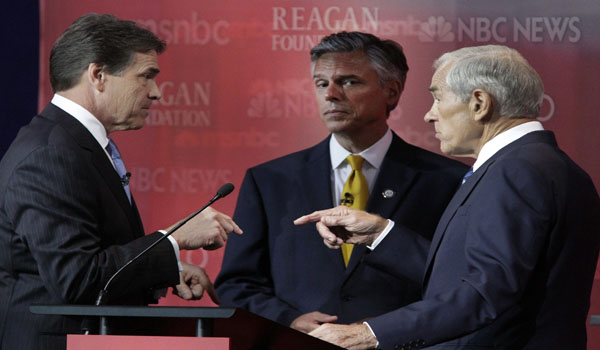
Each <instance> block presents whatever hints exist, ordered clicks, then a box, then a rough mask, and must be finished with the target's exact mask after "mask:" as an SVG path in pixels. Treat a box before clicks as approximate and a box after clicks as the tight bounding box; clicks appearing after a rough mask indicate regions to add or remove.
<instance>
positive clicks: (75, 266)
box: [0, 104, 179, 349]
mask: <svg viewBox="0 0 600 350" xmlns="http://www.w3.org/2000/svg"><path fill="white" fill-rule="evenodd" d="M0 193H1V194H2V195H1V200H0V298H1V299H2V302H1V303H0V348H2V349H64V348H65V344H66V342H65V341H66V337H65V336H64V335H65V334H66V333H68V332H75V333H77V332H80V328H81V320H79V319H75V318H66V317H53V316H40V315H34V314H32V313H30V312H29V306H30V305H31V304H34V303H36V304H94V301H95V298H96V295H97V294H98V292H99V291H100V290H101V289H102V288H103V287H104V284H105V283H106V282H107V280H108V279H109V278H110V276H111V275H112V274H113V273H115V272H116V270H117V269H118V268H119V267H121V266H122V265H123V264H124V263H125V262H127V261H128V260H130V259H131V258H132V257H134V256H135V255H137V254H138V253H139V252H140V251H142V250H143V249H144V248H146V247H147V246H148V245H150V243H151V242H153V241H154V240H156V239H157V238H158V237H159V235H161V233H154V234H151V235H148V236H144V231H143V227H142V223H141V220H140V217H139V215H138V212H137V209H136V207H135V203H134V205H133V206H132V205H131V204H130V203H129V201H128V199H127V195H126V194H125V191H124V190H123V187H122V185H121V183H120V179H119V176H118V175H117V173H116V171H115V170H114V168H113V166H112V164H111V162H110V160H109V159H108V156H107V155H106V153H105V152H104V150H103V149H102V148H101V146H100V145H99V144H98V142H97V141H96V140H95V139H94V137H93V136H92V135H91V134H90V133H89V132H88V131H87V129H85V127H84V126H83V125H81V123H79V122H78V121H77V120H76V119H75V118H73V117H72V116H70V115H69V114H67V113H65V112H64V111H63V110H61V109H59V108H58V107H56V106H54V105H52V104H49V105H48V106H47V107H46V108H45V109H44V111H43V112H42V113H41V115H39V116H36V117H34V118H33V120H32V121H31V123H30V124H29V125H28V126H26V127H24V128H23V129H21V131H20V132H19V134H18V135H17V137H16V139H15V141H14V142H13V143H12V145H11V147H10V148H9V150H8V151H7V153H6V154H5V156H4V157H3V158H2V161H1V162H0ZM155 248H156V249H153V250H152V251H150V252H149V254H148V255H146V256H145V257H143V258H142V259H140V260H139V261H138V262H137V263H135V264H133V265H131V266H129V268H128V269H126V270H124V271H123V274H122V275H121V276H120V278H117V279H115V280H114V284H112V286H111V288H110V291H109V295H108V302H109V303H110V304H143V303H145V302H147V298H146V295H147V292H148V290H149V289H150V288H161V287H165V286H168V285H174V284H177V283H179V273H178V268H177V260H176V257H175V254H174V252H173V247H172V245H171V244H170V243H169V242H167V241H166V240H165V242H164V244H159V245H157V246H156V247H155Z"/></svg>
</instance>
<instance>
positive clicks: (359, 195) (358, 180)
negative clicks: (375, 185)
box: [340, 155, 369, 267]
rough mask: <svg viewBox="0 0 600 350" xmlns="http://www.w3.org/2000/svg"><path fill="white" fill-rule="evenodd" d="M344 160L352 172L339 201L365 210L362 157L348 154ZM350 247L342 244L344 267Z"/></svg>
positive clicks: (367, 192) (364, 180)
mask: <svg viewBox="0 0 600 350" xmlns="http://www.w3.org/2000/svg"><path fill="white" fill-rule="evenodd" d="M346 161H347V162H348V163H349V164H350V167H352V172H351V173H350V176H348V180H346V183H345V184H344V190H343V191H342V196H341V200H340V202H341V204H342V205H345V206H348V207H350V208H354V209H360V210H365V209H366V208H367V200H368V199H369V187H368V185H367V179H366V178H365V175H363V173H362V171H361V169H362V165H363V161H364V158H363V157H361V156H355V155H350V156H348V157H347V158H346ZM352 248H354V245H353V244H348V243H344V244H342V256H343V258H344V265H345V266H346V267H348V262H349V261H350V255H352Z"/></svg>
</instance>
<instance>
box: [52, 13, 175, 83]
mask: <svg viewBox="0 0 600 350" xmlns="http://www.w3.org/2000/svg"><path fill="white" fill-rule="evenodd" d="M165 48H166V44H165V42H164V41H162V40H160V39H158V38H157V37H156V36H155V35H154V34H153V33H152V32H151V31H149V30H147V29H144V28H141V27H139V26H137V25H136V24H135V22H132V21H124V20H119V19H118V18H117V17H115V16H113V15H110V14H104V15H98V14H94V13H91V14H87V15H83V16H81V17H79V18H78V19H77V20H75V22H73V24H71V25H70V26H69V28H67V29H66V30H65V32H64V33H63V34H62V35H61V36H60V37H59V38H58V40H56V42H55V43H54V46H53V47H52V51H51V52H50V83H51V85H52V89H53V90H54V91H55V92H56V91H64V90H67V89H70V88H71V87H73V86H75V85H76V84H77V82H78V81H79V78H80V77H81V73H83V71H84V70H85V69H86V68H87V67H88V66H89V65H90V63H98V64H101V65H103V66H104V70H106V72H108V73H109V74H114V75H119V74H121V73H122V72H123V71H124V70H125V69H126V68H127V67H129V65H130V64H131V63H132V62H133V59H134V57H135V54H136V53H148V52H151V51H156V53H157V54H160V53H162V52H163V51H164V50H165Z"/></svg>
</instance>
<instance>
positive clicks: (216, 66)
mask: <svg viewBox="0 0 600 350" xmlns="http://www.w3.org/2000/svg"><path fill="white" fill-rule="evenodd" d="M40 12H41V14H40V20H41V26H40V28H41V29H40V30H41V33H40V38H41V39H40V41H41V42H40V48H41V50H40V94H39V96H40V104H39V105H40V108H43V106H45V105H46V104H47V103H48V101H49V100H50V99H51V97H52V93H51V89H50V84H49V80H48V57H49V51H50V48H51V46H52V43H53V42H54V41H55V40H56V38H57V37H58V36H59V35H60V33H61V32H62V31H63V30H64V29H65V28H66V27H67V26H68V25H69V24H70V23H72V22H73V20H75V19H76V18H77V17H79V16H80V15H82V14H85V13H88V12H96V13H113V14H116V15H117V16H118V17H120V18H123V19H131V20H135V21H137V22H138V23H140V24H141V25H143V26H145V27H147V28H149V29H151V30H152V31H154V32H155V33H157V34H158V35H159V36H160V37H161V38H163V39H165V40H166V41H167V43H168V49H167V51H166V52H165V53H164V54H163V55H162V56H161V57H160V58H159V65H160V68H161V74H160V76H159V78H158V80H159V85H160V87H161V90H162V93H163V98H162V100H161V101H159V102H157V103H155V105H154V108H153V110H152V111H151V113H150V116H149V117H148V119H147V121H146V126H145V127H144V128H143V129H142V130H140V131H137V132H127V133H117V134H116V135H115V139H116V140H117V142H118V144H119V147H120V149H121V152H122V153H123V157H124V159H125V162H126V164H127V167H128V170H130V171H131V173H132V174H133V176H132V179H131V180H132V182H131V185H132V189H133V192H134V194H135V197H136V201H137V203H138V204H139V207H140V212H141V214H142V218H143V219H144V222H145V226H146V230H147V231H153V230H156V229H159V228H164V227H167V226H168V225H170V224H171V223H172V222H174V221H175V220H177V219H179V218H181V217H183V216H184V215H187V214H188V213H191V212H193V211H195V210H196V209H197V208H198V207H200V206H201V205H202V204H203V203H204V202H205V201H207V200H208V199H210V198H212V196H213V195H214V193H215V191H216V190H217V189H218V188H219V186H220V185H221V184H223V183H225V182H232V183H233V184H234V185H236V187H238V186H239V185H240V184H241V180H242V178H243V175H244V172H245V170H246V169H247V168H248V167H250V166H253V165H256V164H258V163H260V162H263V161H266V160H269V159H272V158H274V157H278V156H281V155H284V154H287V153H289V152H292V151H296V150H299V149H302V148H305V147H308V146H311V145H313V144H315V143H316V142H317V141H319V140H321V139H322V138H323V137H325V136H326V134H327V133H326V130H325V128H324V127H323V126H322V124H321V122H320V120H319V117H318V114H317V111H316V103H315V101H314V95H313V88H312V83H311V79H310V70H309V67H310V64H309V54H308V52H309V50H310V48H311V47H312V46H313V45H315V44H316V43H318V41H319V40H320V38H321V37H323V36H325V35H327V34H329V33H332V32H337V31H340V30H359V31H366V32H371V33H374V34H376V35H378V36H380V37H383V38H389V39H393V40H395V41H397V42H399V43H401V44H402V45H403V47H404V49H405V52H406V56H407V59H408V63H409V66H410V71H409V74H408V80H407V86H406V89H405V90H404V93H403V95H402V98H401V101H400V105H399V107H398V108H397V109H396V110H395V111H394V112H393V114H392V116H391V117H390V126H391V127H392V129H393V130H395V131H396V132H397V133H398V134H399V135H400V136H401V137H403V138H404V139H405V140H407V141H409V142H411V143H413V144H416V145H418V146H421V147H424V148H427V149H429V150H433V151H436V152H439V143H438V141H437V140H436V139H435V138H434V133H433V131H432V127H431V126H430V125H427V124H426V123H424V122H423V116H424V114H425V112H426V111H427V110H428V109H429V106H430V104H431V97H430V94H429V93H428V92H427V87H428V86H429V82H430V78H431V74H432V69H431V64H432V62H433V60H434V59H435V58H437V57H438V56H439V55H440V54H441V53H443V52H445V51H450V50H453V49H457V48H459V47H463V46H471V45H483V44H488V43H489V44H493V43H500V44H504V45H508V46H511V47H513V48H516V49H517V50H519V51H520V52H521V53H522V54H523V55H524V56H525V57H526V58H527V59H528V60H529V61H530V62H531V64H532V65H533V66H534V67H535V68H536V70H537V71H538V72H539V73H540V75H541V76H542V78H543V80H544V83H545V87H546V89H545V91H546V93H545V97H544V104H543V108H542V115H541V117H540V118H539V119H540V120H541V121H542V122H543V123H544V126H545V127H546V128H547V129H552V130H554V131H555V133H556V135H557V138H558V141H559V144H560V146H561V147H562V148H563V150H565V151H566V152H567V153H568V154H569V155H570V156H571V157H572V158H573V159H574V160H575V161H576V162H577V163H578V164H580V165H581V166H582V167H583V168H584V169H586V170H587V171H588V173H589V174H590V175H591V176H592V178H593V179H594V182H595V184H596V187H598V185H599V184H600V162H598V156H597V155H596V153H597V151H598V150H599V149H600V137H599V136H600V125H599V124H598V122H597V121H598V117H597V113H598V111H599V110H600V99H599V98H597V97H596V96H595V93H594V92H593V91H594V89H595V88H597V83H598V82H599V81H600V70H599V69H598V63H597V62H599V58H600V2H598V1H597V0H572V1H569V4H568V6H565V2H564V1H559V0H551V1H547V0H538V1H522V0H510V1H501V2H498V1H491V0H488V1H460V0H453V1H444V2H441V1H434V0H426V1H418V2H417V1H401V0H395V1H384V0H368V1H367V0H363V1H358V0H344V1H341V0H319V1H316V0H311V1H307V0H305V1H301V0H288V1H280V0H279V1H278V0H256V1H252V2H242V1H235V0H220V1H218V2H215V1H208V0H178V1H168V0H155V1H144V0H129V1H126V2H124V1H120V0H104V1H102V2H97V1H69V0H52V1H50V0H40ZM590 89H591V90H590ZM465 161H467V160H465ZM236 197H237V193H236V192H234V193H233V194H232V195H231V196H230V197H228V198H226V199H224V200H222V202H220V203H217V204H216V205H215V207H216V208H217V209H219V210H222V211H224V212H226V213H228V214H231V215H232V214H233V209H234V207H235V200H236ZM222 255H223V250H218V251H212V252H206V251H197V252H193V253H187V252H184V253H183V254H182V258H183V259H184V260H187V261H190V262H193V263H196V264H198V265H201V266H203V267H205V268H206V270H207V272H208V274H209V275H210V277H211V278H212V279H214V278H215V277H216V275H217V273H218V271H219V269H220V265H221V259H222ZM240 263H243V262H240ZM599 284H600V274H599V273H597V274H596V279H595V281H594V292H593V296H592V308H591V313H594V314H600V285H599ZM162 304H165V305H184V304H185V305H190V303H187V302H184V301H181V300H180V299H178V298H175V297H173V296H169V297H167V298H166V299H163V301H162ZM195 304H196V305H213V304H212V303H211V302H210V300H209V299H208V298H205V299H203V300H201V301H199V302H195ZM596 327H598V328H595V327H593V326H592V327H590V328H589V330H590V331H589V334H590V342H589V346H588V348H589V349H598V348H599V347H600V326H596Z"/></svg>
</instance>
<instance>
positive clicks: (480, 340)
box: [369, 131, 600, 350]
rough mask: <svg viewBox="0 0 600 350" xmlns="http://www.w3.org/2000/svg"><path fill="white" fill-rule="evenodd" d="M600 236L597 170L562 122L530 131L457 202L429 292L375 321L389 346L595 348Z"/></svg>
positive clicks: (435, 244) (432, 257)
mask: <svg viewBox="0 0 600 350" xmlns="http://www.w3.org/2000/svg"><path fill="white" fill-rule="evenodd" d="M389 238H390V239H392V240H393V239H394V238H395V236H394V235H391V236H389ZM599 238H600V200H599V198H598V194H597V192H596V190H595V188H594V185H593V183H592V181H591V179H590V178H589V176H588V175H587V174H586V173H585V172H584V171H583V170H582V169H580V168H579V167H578V166H577V165H576V164H575V163H573V162H572V161H571V160H570V159H569V158H568V156H567V155H565V154H564V153H563V152H562V151H561V150H560V149H559V148H558V146H557V144H556V141H555V139H554V135H553V133H552V132H550V131H537V132H533V133H530V134H527V135H525V136H523V137H522V138H520V139H518V140H516V141H515V142H513V143H511V144H509V145H507V146H506V147H504V148H503V149H501V150H500V151H499V152H498V153H496V154H495V155H494V156H493V157H492V158H490V159H489V160H488V161H487V162H485V163H484V164H483V165H482V166H481V168H479V169H478V170H477V171H476V172H475V173H474V174H473V175H472V176H471V177H470V178H469V179H468V180H467V182H466V183H465V184H464V185H462V186H461V187H460V189H459V190H458V191H457V193H456V195H455V196H454V198H453V199H452V201H451V202H450V204H449V205H448V208H447V209H446V211H445V212H444V214H443V215H442V218H441V220H440V223H439V225H438V227H437V229H436V232H435V235H434V238H433V241H432V244H431V250H430V252H429V256H428V259H427V265H426V266H427V267H426V274H425V277H424V280H423V286H424V290H425V292H424V295H423V300H422V301H420V302H417V303H413V304H411V305H409V306H407V307H405V308H400V309H399V310H396V311H393V312H390V313H388V314H385V315H382V316H380V317H377V318H374V319H372V320H370V321H369V324H370V326H371V327H372V328H373V330H374V332H375V334H376V335H377V338H378V340H379V342H380V344H381V347H382V348H383V349H395V348H403V349H412V348H422V347H426V346H429V345H431V344H439V345H436V346H433V347H431V349H507V350H509V349H510V350H514V349H531V350H534V349H544V350H552V349H556V350H559V349H560V350H563V349H576V350H585V348H586V328H585V324H586V317H587V312H588V308H589V298H590V291H591V286H592V282H593V277H594V272H595V268H596V261H597V256H598V247H599ZM387 239H388V237H386V238H385V239H384V240H383V241H382V246H381V248H382V249H383V250H385V249H387V248H388V247H389V246H390V245H389V244H383V243H387V242H386V240H387ZM378 249H380V247H379V246H378V247H377V249H375V250H378ZM382 256H384V255H382ZM379 263H381V264H384V263H385V262H379ZM388 266H392V265H391V263H390V262H388Z"/></svg>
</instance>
